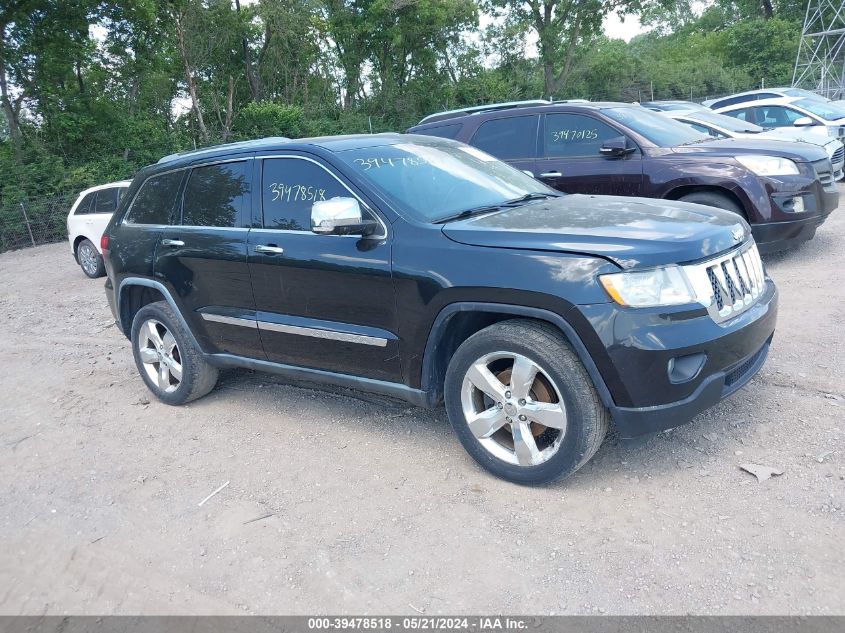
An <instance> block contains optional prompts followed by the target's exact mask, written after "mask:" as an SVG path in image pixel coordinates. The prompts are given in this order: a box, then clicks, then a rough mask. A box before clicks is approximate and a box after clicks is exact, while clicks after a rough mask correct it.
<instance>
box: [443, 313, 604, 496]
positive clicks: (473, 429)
mask: <svg viewBox="0 0 845 633" xmlns="http://www.w3.org/2000/svg"><path fill="white" fill-rule="evenodd" d="M445 400H446V410H447V412H448V414H449V421H450V422H451V424H452V428H453V429H454V430H455V433H456V434H457V436H458V439H459V440H460V441H461V444H463V446H464V448H465V449H466V451H467V452H468V453H469V454H470V456H472V458H473V459H475V461H476V462H478V463H479V464H480V465H481V466H483V467H484V468H485V469H487V470H489V471H490V472H491V473H493V474H494V475H496V476H497V477H501V478H503V479H507V480H508V481H512V482H515V483H519V484H528V485H537V484H545V483H548V482H551V481H554V480H556V479H561V478H563V477H567V476H569V475H571V474H572V473H574V472H575V471H576V470H578V469H579V468H580V467H581V466H583V465H584V464H585V463H586V462H587V461H588V460H589V459H590V458H591V457H592V456H593V455H594V454H595V452H596V451H597V450H598V448H599V446H600V445H601V443H602V441H603V440H604V437H605V435H606V434H607V429H608V427H609V424H610V415H609V413H608V411H607V409H606V408H605V407H604V405H603V404H602V402H601V399H600V398H599V395H598V393H597V392H596V389H595V387H594V386H593V383H592V380H591V379H590V376H589V375H588V374H587V371H586V369H584V366H583V365H582V364H581V361H580V360H579V359H578V357H577V355H576V354H575V353H574V352H573V351H572V349H571V348H570V346H569V344H568V343H567V341H566V339H565V338H564V337H563V335H562V334H561V333H560V332H559V331H558V330H557V329H556V328H554V327H552V326H550V325H548V324H545V323H541V322H536V321H528V320H521V319H515V320H511V321H504V322H501V323H497V324H495V325H492V326H490V327H488V328H485V329H484V330H481V331H480V332H477V333H476V334H474V335H472V336H471V337H469V338H468V339H467V340H466V341H464V343H463V344H462V345H461V346H460V347H459V348H458V350H457V351H456V352H455V355H454V356H453V357H452V360H451V362H450V363H449V368H448V370H447V372H446V383H445Z"/></svg>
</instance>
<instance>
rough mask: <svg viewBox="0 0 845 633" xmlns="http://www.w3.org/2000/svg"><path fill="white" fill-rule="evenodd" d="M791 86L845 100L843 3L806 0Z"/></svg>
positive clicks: (826, 0)
mask: <svg viewBox="0 0 845 633" xmlns="http://www.w3.org/2000/svg"><path fill="white" fill-rule="evenodd" d="M792 85H793V86H796V87H801V88H808V89H810V90H815V91H816V92H818V93H819V94H821V95H823V96H825V97H828V98H829V99H845V3H843V2H842V0H808V2H807V13H806V14H805V16H804V28H803V29H802V31H801V43H800V44H799V46H798V57H797V58H796V59H795V70H794V72H793V73H792Z"/></svg>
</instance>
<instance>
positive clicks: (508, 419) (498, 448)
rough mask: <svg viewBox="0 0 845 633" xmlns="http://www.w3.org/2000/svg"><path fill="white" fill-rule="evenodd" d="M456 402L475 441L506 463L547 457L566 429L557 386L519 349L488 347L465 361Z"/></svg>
mask: <svg viewBox="0 0 845 633" xmlns="http://www.w3.org/2000/svg"><path fill="white" fill-rule="evenodd" d="M461 406H462V408H463V413H464V419H465V420H466V423H467V425H468V426H469V429H470V431H471V432H472V434H473V435H474V436H475V438H476V439H477V440H478V442H479V443H480V444H481V446H483V447H484V448H485V450H487V451H488V452H489V453H490V454H492V455H493V456H495V457H497V458H498V459H501V460H502V461H504V462H507V463H509V464H514V465H518V466H524V467H527V466H537V465H539V464H542V463H544V462H546V461H548V460H549V459H551V458H552V457H553V456H554V455H555V454H556V453H557V452H558V450H559V449H560V446H561V442H562V440H563V437H564V435H565V434H566V426H567V416H566V406H565V404H564V401H563V397H562V396H561V393H560V389H558V387H557V385H555V383H554V381H553V380H552V379H551V378H550V377H549V375H548V374H547V373H546V372H545V371H543V369H542V368H541V367H540V366H539V365H538V364H537V363H535V362H534V361H532V360H531V359H530V358H528V357H526V356H523V355H521V354H516V353H510V352H493V353H491V354H486V355H484V356H482V357H481V358H479V359H478V360H476V361H475V362H474V363H473V364H472V365H470V367H469V369H468V370H467V372H466V374H465V375H464V380H463V385H462V388H461Z"/></svg>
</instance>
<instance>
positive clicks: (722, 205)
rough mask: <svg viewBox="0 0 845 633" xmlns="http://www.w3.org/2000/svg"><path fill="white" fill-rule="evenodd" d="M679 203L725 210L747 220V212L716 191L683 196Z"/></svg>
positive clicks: (696, 192)
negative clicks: (690, 203)
mask: <svg viewBox="0 0 845 633" xmlns="http://www.w3.org/2000/svg"><path fill="white" fill-rule="evenodd" d="M679 201H680V202H692V203H693V204H703V205H704V206H706V207H716V208H717V209H724V210H725V211H730V212H731V213H736V214H737V215H738V216H739V217H741V218H745V212H744V211H743V210H742V208H741V207H740V206H739V205H738V204H737V203H736V202H735V201H734V200H732V199H730V198H729V197H728V196H726V195H724V194H721V193H717V192H715V191H695V192H693V193H690V194H687V195H685V196H683V197H682V198H680V199H679Z"/></svg>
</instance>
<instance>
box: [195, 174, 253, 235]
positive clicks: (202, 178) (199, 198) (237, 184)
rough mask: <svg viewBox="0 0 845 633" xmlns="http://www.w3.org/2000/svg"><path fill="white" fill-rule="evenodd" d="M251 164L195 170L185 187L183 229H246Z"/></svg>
mask: <svg viewBox="0 0 845 633" xmlns="http://www.w3.org/2000/svg"><path fill="white" fill-rule="evenodd" d="M250 164H251V162H250V161H237V162H231V163H221V164H218V165H207V166H205V167H196V168H194V169H193V170H191V174H190V176H188V182H187V184H186V185H185V196H184V202H183V203H182V224H183V225H184V226H217V227H230V228H231V227H240V226H248V222H245V220H244V213H243V211H244V209H249V166H250Z"/></svg>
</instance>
